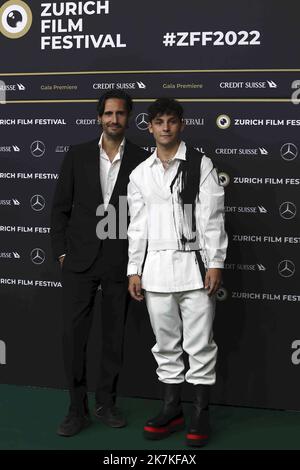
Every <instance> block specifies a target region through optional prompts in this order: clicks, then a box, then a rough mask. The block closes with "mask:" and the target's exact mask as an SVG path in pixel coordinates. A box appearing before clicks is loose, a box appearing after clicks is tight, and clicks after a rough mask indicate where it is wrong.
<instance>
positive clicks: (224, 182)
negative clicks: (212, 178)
mask: <svg viewBox="0 0 300 470" xmlns="http://www.w3.org/2000/svg"><path fill="white" fill-rule="evenodd" d="M218 178H219V185H220V186H223V187H224V188H225V186H228V185H229V183H230V176H229V175H228V174H227V173H224V172H223V171H221V172H220V173H218Z"/></svg>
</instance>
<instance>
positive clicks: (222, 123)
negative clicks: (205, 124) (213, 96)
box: [217, 114, 231, 129]
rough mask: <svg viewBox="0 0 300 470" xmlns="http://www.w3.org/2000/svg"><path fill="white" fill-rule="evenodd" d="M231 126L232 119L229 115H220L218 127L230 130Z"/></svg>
mask: <svg viewBox="0 0 300 470" xmlns="http://www.w3.org/2000/svg"><path fill="white" fill-rule="evenodd" d="M230 124H231V119H230V117H229V116H227V114H220V116H218V117H217V126H218V128H219V129H228V127H229V126H230Z"/></svg>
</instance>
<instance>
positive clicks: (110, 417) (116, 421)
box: [94, 404, 127, 428]
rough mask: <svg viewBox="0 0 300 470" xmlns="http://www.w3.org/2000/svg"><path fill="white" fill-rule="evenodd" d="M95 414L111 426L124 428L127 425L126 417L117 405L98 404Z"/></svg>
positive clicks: (102, 421)
mask: <svg viewBox="0 0 300 470" xmlns="http://www.w3.org/2000/svg"><path fill="white" fill-rule="evenodd" d="M94 415H95V417H96V418H97V419H98V420H99V421H101V423H104V424H106V425H107V426H110V427H111V428H123V427H125V426H127V421H126V419H125V418H124V416H123V415H122V412H121V410H120V409H119V408H117V406H116V405H100V404H96V407H95V411H94Z"/></svg>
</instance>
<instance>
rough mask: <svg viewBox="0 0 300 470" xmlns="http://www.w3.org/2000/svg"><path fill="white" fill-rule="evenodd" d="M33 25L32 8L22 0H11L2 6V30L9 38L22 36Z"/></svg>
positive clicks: (0, 10)
mask: <svg viewBox="0 0 300 470" xmlns="http://www.w3.org/2000/svg"><path fill="white" fill-rule="evenodd" d="M31 25H32V13H31V10H30V8H29V6H28V5H27V4H26V3H25V2H23V1H22V0H9V1H8V2H5V3H4V4H3V5H2V7H1V8H0V31H1V33H2V34H3V35H4V36H6V37H7V38H10V39H19V38H21V37H22V36H24V35H25V34H26V33H28V31H29V29H30V27H31Z"/></svg>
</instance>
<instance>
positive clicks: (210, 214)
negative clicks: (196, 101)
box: [127, 143, 227, 274]
mask: <svg viewBox="0 0 300 470" xmlns="http://www.w3.org/2000/svg"><path fill="white" fill-rule="evenodd" d="M182 144H184V143H182ZM184 148H185V147H184ZM155 159H156V152H154V154H152V155H151V156H150V157H149V158H147V160H145V161H144V162H142V163H141V164H140V165H139V166H137V167H136V168H135V169H134V170H133V172H132V173H131V175H130V182H129V185H128V204H129V211H130V224H129V228H128V240H129V263H128V270H127V274H136V273H137V274H141V272H142V265H143V262H144V259H145V255H146V250H147V249H148V251H157V250H178V249H179V248H178V247H179V244H178V236H177V233H176V228H175V224H174V214H173V202H172V194H171V191H170V188H169V187H165V188H161V187H160V186H159V185H158V184H157V182H156V181H155V178H153V173H152V165H153V163H154V161H155ZM196 226H197V239H198V241H197V242H196V243H195V244H194V245H193V246H191V249H192V250H195V249H200V250H201V256H202V259H203V261H204V264H205V266H206V268H223V266H224V261H225V257H226V249H227V235H226V232H225V229H224V189H223V187H222V186H220V185H219V182H218V175H217V172H216V170H215V169H214V168H213V164H212V161H211V159H210V158H208V157H206V156H203V157H202V160H201V178H200V190H199V199H198V200H197V203H196ZM147 245H148V247H147Z"/></svg>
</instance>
